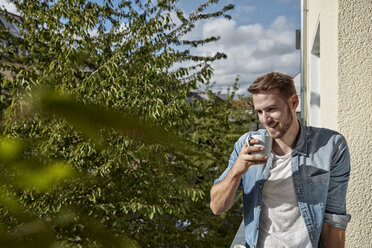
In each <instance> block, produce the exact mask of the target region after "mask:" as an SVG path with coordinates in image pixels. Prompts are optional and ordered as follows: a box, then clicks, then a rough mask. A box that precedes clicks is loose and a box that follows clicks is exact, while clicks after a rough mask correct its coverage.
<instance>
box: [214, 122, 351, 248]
mask: <svg viewBox="0 0 372 248" xmlns="http://www.w3.org/2000/svg"><path fill="white" fill-rule="evenodd" d="M253 134H261V135H262V134H264V135H268V134H267V131H266V130H263V129H260V130H258V131H255V132H249V133H246V134H244V135H243V136H241V137H240V138H239V140H238V141H237V142H236V143H235V146H234V151H233V152H232V154H231V156H230V160H229V166H228V167H227V169H226V170H225V172H224V173H223V174H222V175H221V176H220V178H218V179H217V180H215V182H214V183H215V184H216V183H218V182H220V181H222V180H223V179H224V178H225V177H226V175H227V174H228V172H229V171H230V169H231V167H232V166H233V165H234V163H235V161H236V159H237V158H238V156H239V153H240V150H241V149H242V147H243V145H244V142H245V140H246V138H247V137H248V136H250V135H253ZM272 160H273V154H271V155H270V157H269V159H268V161H267V163H266V164H261V165H253V166H251V167H250V168H249V169H248V171H247V172H246V173H245V174H244V175H243V176H242V179H241V182H240V187H239V188H242V189H243V205H244V226H245V228H244V230H245V241H246V246H247V247H256V246H257V241H258V231H259V218H260V211H261V205H262V191H263V186H264V183H265V181H266V180H267V178H268V176H269V172H270V169H271V167H272ZM291 167H292V168H291V169H292V177H293V184H294V190H295V194H296V198H297V202H298V207H299V209H300V212H301V215H302V217H303V218H304V221H305V225H306V228H307V231H308V233H309V237H310V241H311V243H312V246H313V247H321V244H320V241H319V240H320V232H321V230H322V224H323V223H328V224H330V225H333V226H336V227H338V228H341V229H344V230H345V229H346V225H347V223H348V222H349V220H350V215H348V214H346V199H345V198H346V190H347V184H348V180H349V175H350V154H349V150H348V147H347V144H346V140H345V138H344V137H343V136H342V135H341V134H339V133H337V132H335V131H332V130H329V129H324V128H314V127H307V126H304V125H302V124H301V123H300V134H299V138H298V141H297V144H296V147H295V149H294V150H293V151H292V155H291Z"/></svg>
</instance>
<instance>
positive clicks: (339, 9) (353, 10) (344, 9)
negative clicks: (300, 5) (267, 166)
mask: <svg viewBox="0 0 372 248" xmlns="http://www.w3.org/2000/svg"><path fill="white" fill-rule="evenodd" d="M306 7H307V10H308V11H307V24H306V26H305V31H306V43H307V44H306V45H307V47H306V53H307V56H305V59H306V63H305V70H307V73H305V75H307V76H306V78H305V90H306V94H307V95H306V97H307V100H306V102H307V106H306V108H307V114H306V116H305V117H306V121H307V122H309V120H311V114H312V113H311V109H310V108H309V106H310V92H311V81H310V74H311V73H310V72H311V69H312V68H311V49H312V44H313V39H314V33H315V31H316V24H317V22H318V20H319V22H320V66H319V67H320V90H319V91H320V126H322V127H327V128H331V129H334V130H337V131H339V132H341V133H342V134H343V135H344V136H345V138H346V140H347V142H348V145H349V149H350V153H351V177H350V182H349V189H348V194H347V209H348V212H349V213H350V214H351V215H352V218H351V221H350V223H349V225H348V228H347V231H346V247H363V248H364V247H365V248H367V247H368V248H369V247H372V231H371V230H372V193H371V189H372V151H371V149H372V114H371V113H372V52H371V51H372V0H353V1H350V0H328V1H324V0H307V5H306Z"/></svg>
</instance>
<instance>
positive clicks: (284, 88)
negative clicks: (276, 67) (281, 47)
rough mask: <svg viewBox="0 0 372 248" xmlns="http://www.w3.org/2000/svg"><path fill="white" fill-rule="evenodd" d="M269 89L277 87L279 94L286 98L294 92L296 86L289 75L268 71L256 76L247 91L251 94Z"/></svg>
mask: <svg viewBox="0 0 372 248" xmlns="http://www.w3.org/2000/svg"><path fill="white" fill-rule="evenodd" d="M271 89H278V90H279V92H280V96H281V97H282V98H283V99H285V100H287V99H288V98H289V97H291V96H292V95H293V94H296V87H295V86H294V81H293V78H292V77H291V76H289V75H286V74H283V73H279V72H270V73H267V74H265V75H262V76H260V77H258V78H257V79H256V80H255V81H254V82H253V83H252V85H251V86H249V88H248V91H249V92H250V93H252V94H255V93H261V92H265V91H268V90H271Z"/></svg>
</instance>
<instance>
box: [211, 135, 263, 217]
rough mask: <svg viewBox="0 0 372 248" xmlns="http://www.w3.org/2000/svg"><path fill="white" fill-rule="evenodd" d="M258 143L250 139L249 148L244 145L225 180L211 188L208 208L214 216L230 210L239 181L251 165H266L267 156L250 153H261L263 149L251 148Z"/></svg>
mask: <svg viewBox="0 0 372 248" xmlns="http://www.w3.org/2000/svg"><path fill="white" fill-rule="evenodd" d="M259 143H260V141H259V140H256V139H252V140H251V141H250V144H251V146H248V145H247V144H244V146H243V148H242V149H241V151H240V153H239V157H238V158H237V159H236V161H235V163H234V165H233V166H232V168H231V170H230V171H229V173H228V174H227V176H226V177H225V179H224V180H222V181H221V182H220V183H217V184H215V185H214V186H213V187H212V189H211V202H210V208H211V210H212V211H213V213H214V214H220V213H222V212H223V211H226V210H228V209H229V208H231V206H232V205H233V203H234V200H235V195H236V191H237V190H238V187H239V184H240V180H241V178H242V176H243V175H244V174H245V173H246V172H247V171H248V169H249V167H250V166H251V165H255V164H264V163H266V161H267V159H268V157H267V156H263V155H254V154H251V153H252V152H260V151H263V147H259V146H252V145H254V144H259Z"/></svg>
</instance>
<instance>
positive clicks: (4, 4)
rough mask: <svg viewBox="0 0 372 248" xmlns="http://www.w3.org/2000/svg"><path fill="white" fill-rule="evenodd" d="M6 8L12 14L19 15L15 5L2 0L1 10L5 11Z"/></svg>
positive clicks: (0, 2) (0, 0) (0, 3)
mask: <svg viewBox="0 0 372 248" xmlns="http://www.w3.org/2000/svg"><path fill="white" fill-rule="evenodd" d="M4 8H5V9H6V10H7V11H8V12H10V13H13V14H19V12H18V11H17V8H16V6H15V5H14V3H10V2H8V1H6V0H0V9H4Z"/></svg>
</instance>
